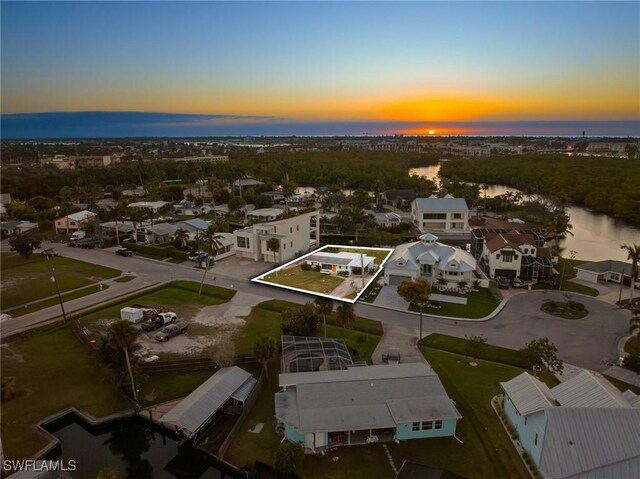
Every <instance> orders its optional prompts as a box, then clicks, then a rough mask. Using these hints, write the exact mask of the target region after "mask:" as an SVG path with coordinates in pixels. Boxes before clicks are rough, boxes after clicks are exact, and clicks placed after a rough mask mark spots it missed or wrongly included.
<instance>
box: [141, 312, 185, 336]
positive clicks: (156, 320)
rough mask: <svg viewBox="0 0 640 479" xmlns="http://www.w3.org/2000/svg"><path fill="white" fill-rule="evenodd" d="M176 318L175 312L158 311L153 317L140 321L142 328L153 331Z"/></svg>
mask: <svg viewBox="0 0 640 479" xmlns="http://www.w3.org/2000/svg"><path fill="white" fill-rule="evenodd" d="M177 319H178V316H177V315H176V313H158V314H157V315H156V316H155V317H153V318H150V319H147V320H146V321H145V322H144V323H142V326H141V328H142V330H143V331H146V332H149V331H154V330H156V329H158V328H160V327H162V326H165V325H167V324H169V323H173V322H174V321H176V320H177Z"/></svg>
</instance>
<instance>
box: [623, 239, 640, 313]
mask: <svg viewBox="0 0 640 479" xmlns="http://www.w3.org/2000/svg"><path fill="white" fill-rule="evenodd" d="M620 248H621V249H623V250H626V252H627V259H628V260H630V261H631V284H630V286H631V288H630V289H631V291H629V301H631V302H633V290H634V289H635V287H636V282H637V281H638V262H640V245H637V244H635V243H634V244H632V245H629V244H623V245H621V246H620ZM620 281H622V278H621V279H620Z"/></svg>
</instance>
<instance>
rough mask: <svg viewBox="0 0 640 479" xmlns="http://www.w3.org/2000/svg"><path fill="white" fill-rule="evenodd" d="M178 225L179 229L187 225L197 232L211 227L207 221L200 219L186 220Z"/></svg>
mask: <svg viewBox="0 0 640 479" xmlns="http://www.w3.org/2000/svg"><path fill="white" fill-rule="evenodd" d="M176 224H177V225H178V227H180V225H186V226H190V227H191V228H195V229H197V230H206V229H207V228H208V227H209V223H207V222H206V221H205V220H201V219H200V218H194V219H191V220H184V221H181V222H180V223H176Z"/></svg>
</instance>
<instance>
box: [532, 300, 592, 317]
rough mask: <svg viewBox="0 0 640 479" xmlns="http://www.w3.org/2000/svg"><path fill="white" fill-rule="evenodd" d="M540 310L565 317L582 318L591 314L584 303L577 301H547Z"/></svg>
mask: <svg viewBox="0 0 640 479" xmlns="http://www.w3.org/2000/svg"><path fill="white" fill-rule="evenodd" d="M540 311H544V312H545V313H547V314H552V315H554V316H558V317H559V318H563V319H582V318H584V317H585V316H586V315H587V314H589V312H588V311H587V309H586V308H585V307H584V305H583V304H582V303H579V302H577V301H568V302H562V301H545V302H544V303H542V306H540Z"/></svg>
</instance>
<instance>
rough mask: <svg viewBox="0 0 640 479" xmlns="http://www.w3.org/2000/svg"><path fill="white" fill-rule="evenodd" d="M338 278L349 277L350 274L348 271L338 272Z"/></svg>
mask: <svg viewBox="0 0 640 479" xmlns="http://www.w3.org/2000/svg"><path fill="white" fill-rule="evenodd" d="M338 276H345V277H346V276H349V272H348V271H338Z"/></svg>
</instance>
